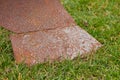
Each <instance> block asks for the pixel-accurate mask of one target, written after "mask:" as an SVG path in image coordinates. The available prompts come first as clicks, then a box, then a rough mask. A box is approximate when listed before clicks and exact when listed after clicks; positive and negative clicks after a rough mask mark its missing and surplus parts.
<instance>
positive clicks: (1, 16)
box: [0, 0, 74, 33]
mask: <svg viewBox="0 0 120 80" xmlns="http://www.w3.org/2000/svg"><path fill="white" fill-rule="evenodd" d="M72 24H74V20H73V19H72V17H71V16H70V15H69V14H68V13H67V11H66V10H65V9H64V7H63V6H62V5H61V4H60V1H59V0H0V25H1V26H3V27H5V28H6V29H8V30H11V31H13V32H16V33H23V32H30V31H38V30H49V29H54V28H58V27H67V26H71V25H72Z"/></svg>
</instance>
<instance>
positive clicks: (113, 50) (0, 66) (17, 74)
mask: <svg viewBox="0 0 120 80" xmlns="http://www.w3.org/2000/svg"><path fill="white" fill-rule="evenodd" d="M62 3H63V5H64V6H65V8H66V10H67V11H68V12H69V13H70V14H71V15H72V16H73V18H74V19H75V21H76V22H77V24H78V25H79V26H81V27H82V28H83V29H85V30H86V31H88V32H89V33H90V34H91V35H92V36H94V37H95V38H96V39H97V40H98V41H100V42H101V43H102V44H103V47H102V48H101V49H99V50H98V51H97V52H96V53H95V54H94V55H90V56H87V57H86V58H84V59H81V58H79V57H78V58H76V59H75V60H66V61H63V62H54V63H44V64H38V65H35V66H32V67H27V66H26V65H24V64H20V65H17V64H16V63H15V60H14V58H13V52H12V47H11V43H10V40H9V35H10V34H11V32H9V31H7V30H5V29H3V28H2V27H0V80H119V79H120V1H119V0H62Z"/></svg>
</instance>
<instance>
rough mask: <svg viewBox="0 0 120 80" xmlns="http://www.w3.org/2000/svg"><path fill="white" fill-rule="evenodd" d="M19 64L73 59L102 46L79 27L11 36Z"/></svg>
mask: <svg viewBox="0 0 120 80" xmlns="http://www.w3.org/2000/svg"><path fill="white" fill-rule="evenodd" d="M11 41H12V46H13V49H14V53H15V54H14V55H15V58H16V60H17V62H21V61H25V63H27V64H29V65H30V64H36V63H40V62H45V61H54V60H62V59H67V58H68V59H73V58H75V57H77V56H78V55H82V54H84V53H90V52H91V51H95V50H96V49H98V48H99V47H100V46H101V44H100V43H99V42H98V41H97V40H96V39H94V38H93V37H92V36H90V35H89V34H88V33H87V32H86V31H84V30H83V29H81V28H79V27H78V26H71V27H65V28H58V29H54V30H47V31H37V32H32V33H26V34H16V35H12V36H11Z"/></svg>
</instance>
